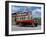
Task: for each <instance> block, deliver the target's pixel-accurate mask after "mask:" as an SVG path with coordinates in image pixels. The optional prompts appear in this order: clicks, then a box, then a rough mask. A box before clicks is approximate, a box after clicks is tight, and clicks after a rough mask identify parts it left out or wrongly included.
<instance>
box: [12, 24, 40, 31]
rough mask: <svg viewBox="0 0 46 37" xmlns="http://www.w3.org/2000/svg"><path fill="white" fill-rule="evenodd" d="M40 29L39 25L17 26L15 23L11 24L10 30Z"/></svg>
mask: <svg viewBox="0 0 46 37" xmlns="http://www.w3.org/2000/svg"><path fill="white" fill-rule="evenodd" d="M38 29H41V27H40V25H38V26H37V27H19V26H17V25H12V31H21V30H38Z"/></svg>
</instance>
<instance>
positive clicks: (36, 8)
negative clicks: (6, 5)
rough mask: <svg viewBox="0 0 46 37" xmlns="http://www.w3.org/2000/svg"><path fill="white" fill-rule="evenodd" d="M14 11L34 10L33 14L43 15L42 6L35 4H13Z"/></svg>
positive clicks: (12, 9)
mask: <svg viewBox="0 0 46 37" xmlns="http://www.w3.org/2000/svg"><path fill="white" fill-rule="evenodd" d="M11 11H12V13H16V12H28V11H29V12H30V11H31V12H32V15H33V16H34V17H35V16H41V7H35V6H15V5H12V6H11Z"/></svg>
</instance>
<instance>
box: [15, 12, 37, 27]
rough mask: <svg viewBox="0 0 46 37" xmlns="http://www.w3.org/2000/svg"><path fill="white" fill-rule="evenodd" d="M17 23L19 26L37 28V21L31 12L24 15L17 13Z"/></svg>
mask: <svg viewBox="0 0 46 37" xmlns="http://www.w3.org/2000/svg"><path fill="white" fill-rule="evenodd" d="M15 22H16V24H18V25H23V26H26V25H32V26H37V24H38V23H37V20H35V19H33V18H32V13H31V12H24V13H21V12H20V13H16V17H15Z"/></svg>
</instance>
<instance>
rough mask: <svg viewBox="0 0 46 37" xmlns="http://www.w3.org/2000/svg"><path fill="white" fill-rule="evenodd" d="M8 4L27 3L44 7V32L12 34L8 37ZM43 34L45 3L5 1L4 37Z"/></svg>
mask: <svg viewBox="0 0 46 37" xmlns="http://www.w3.org/2000/svg"><path fill="white" fill-rule="evenodd" d="M9 3H27V4H43V5H44V32H43V33H27V34H12V35H9V23H8V22H9V10H8V9H9ZM35 34H45V3H38V2H22V1H5V36H19V35H35Z"/></svg>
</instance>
